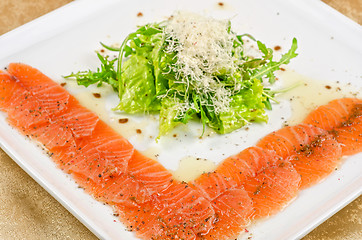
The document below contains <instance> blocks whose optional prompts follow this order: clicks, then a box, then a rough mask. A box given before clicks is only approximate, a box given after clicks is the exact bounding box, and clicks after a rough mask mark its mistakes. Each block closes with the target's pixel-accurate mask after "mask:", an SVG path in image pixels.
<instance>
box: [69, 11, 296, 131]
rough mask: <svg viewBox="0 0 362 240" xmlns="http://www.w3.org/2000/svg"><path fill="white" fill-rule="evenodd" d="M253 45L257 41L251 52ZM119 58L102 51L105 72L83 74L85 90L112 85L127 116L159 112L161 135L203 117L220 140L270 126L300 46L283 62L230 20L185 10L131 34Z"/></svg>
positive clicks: (79, 76)
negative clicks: (282, 76) (278, 82)
mask: <svg viewBox="0 0 362 240" xmlns="http://www.w3.org/2000/svg"><path fill="white" fill-rule="evenodd" d="M246 41H255V42H256V44H257V47H258V51H257V53H256V54H250V53H248V52H250V51H248V50H250V49H249V48H250V46H247V44H246ZM102 46H104V47H105V48H106V49H108V50H111V51H117V52H119V55H118V58H115V59H111V60H110V59H108V57H107V56H106V57H104V56H102V55H101V54H99V53H97V55H98V58H99V60H100V61H101V67H100V68H98V69H97V70H96V71H90V70H89V71H80V72H78V73H72V74H70V75H68V76H65V78H74V79H76V80H77V82H78V84H79V85H84V86H89V85H90V84H98V86H100V85H102V83H108V84H110V85H111V86H112V87H113V89H114V90H115V91H117V92H118V94H119V99H120V102H119V104H118V106H117V107H116V108H115V109H116V110H121V111H124V112H127V113H159V123H160V128H159V136H162V135H166V134H167V133H169V132H170V131H171V130H172V129H173V128H175V126H177V125H178V124H180V123H184V124H186V123H187V122H188V121H190V120H191V119H200V121H201V123H202V124H203V129H205V126H209V127H210V128H212V129H214V130H215V131H216V132H218V133H220V134H225V133H230V132H232V131H234V130H236V129H239V128H241V127H243V126H244V125H246V124H248V123H250V122H267V121H268V116H267V115H266V112H265V109H271V103H270V101H271V100H273V95H274V94H273V92H272V91H270V89H269V88H267V87H265V85H266V84H273V83H274V82H275V76H274V72H275V71H276V70H278V69H279V68H280V65H282V64H288V63H289V61H290V59H292V58H294V57H296V56H297V54H296V52H295V51H296V49H297V41H296V39H293V42H292V46H291V48H290V50H289V51H288V52H287V53H285V54H284V55H282V57H281V58H280V59H279V60H278V61H276V60H274V59H273V50H272V49H270V48H267V47H266V46H265V44H263V43H262V42H260V41H256V40H255V39H254V38H253V37H252V36H251V35H249V34H243V35H238V34H236V33H235V32H233V31H232V29H231V22H230V21H229V20H216V19H213V18H208V17H203V16H200V15H197V14H194V13H190V12H177V13H176V14H175V15H173V16H172V17H170V18H169V19H168V20H166V21H163V22H159V23H150V24H146V25H144V26H141V27H139V28H138V29H137V30H136V31H135V32H133V33H131V34H129V35H128V36H127V37H126V39H125V40H124V41H123V43H122V45H121V47H120V48H113V47H109V46H106V45H104V44H102Z"/></svg>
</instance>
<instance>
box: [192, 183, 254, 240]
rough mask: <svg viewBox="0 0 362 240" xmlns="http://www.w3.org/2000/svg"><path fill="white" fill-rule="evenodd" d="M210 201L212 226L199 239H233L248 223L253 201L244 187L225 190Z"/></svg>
mask: <svg viewBox="0 0 362 240" xmlns="http://www.w3.org/2000/svg"><path fill="white" fill-rule="evenodd" d="M211 203H212V206H213V208H214V210H215V216H216V218H215V220H214V222H215V224H214V228H212V229H211V230H210V232H208V233H207V234H201V235H200V236H199V237H200V238H199V239H210V240H214V239H218V240H228V239H234V238H237V236H238V235H240V233H241V232H242V230H243V229H244V228H245V227H246V226H247V225H248V224H249V223H250V219H251V215H252V212H253V202H252V200H251V199H250V197H249V195H248V194H247V192H246V191H245V190H244V188H236V189H230V190H227V191H226V192H224V193H223V194H222V195H220V196H219V197H217V198H216V199H215V200H213V201H211Z"/></svg>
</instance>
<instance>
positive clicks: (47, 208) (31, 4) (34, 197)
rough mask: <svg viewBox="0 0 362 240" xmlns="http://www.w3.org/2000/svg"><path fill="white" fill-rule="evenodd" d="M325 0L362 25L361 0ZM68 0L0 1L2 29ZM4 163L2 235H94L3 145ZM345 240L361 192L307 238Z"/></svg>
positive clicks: (359, 232) (360, 231) (356, 221)
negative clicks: (6, 150)
mask: <svg viewBox="0 0 362 240" xmlns="http://www.w3.org/2000/svg"><path fill="white" fill-rule="evenodd" d="M323 1H324V2H326V3H327V4H330V5H331V6H332V7H334V8H335V9H337V10H338V11H340V12H342V13H344V14H345V15H347V16H348V17H350V18H352V19H353V20H355V21H356V22H358V23H360V24H362V0H323ZM68 2H71V0H0V34H3V33H5V32H8V31H10V30H11V29H14V28H16V27H18V26H20V25H22V24H24V23H26V22H29V21H31V20H32V19H34V18H36V17H39V16H41V15H43V14H45V13H47V12H49V11H51V10H53V9H56V8H58V7H60V6H62V5H64V4H66V3H68ZM1 47H5V46H1ZM0 166H1V167H0V239H89V240H92V239H96V237H95V236H94V235H93V234H92V233H91V232H89V230H87V228H85V227H84V226H83V225H82V224H81V223H80V222H79V221H78V220H77V219H75V218H74V217H73V216H72V215H71V214H70V213H69V212H68V211H67V210H66V209H64V208H63V207H62V206H61V205H60V204H59V203H58V202H57V201H56V200H55V199H54V198H53V197H51V196H50V195H49V194H48V193H47V192H46V191H45V190H44V189H42V188H41V187H40V186H39V185H38V184H37V183H36V182H35V181H34V180H33V179H31V178H30V177H29V176H28V175H27V174H26V173H25V172H24V171H23V170H22V169H21V168H20V167H19V166H17V165H16V163H14V162H13V161H12V160H11V159H10V158H9V157H8V156H7V155H6V154H5V153H4V152H3V151H2V150H0ZM342 239H348V240H352V239H353V240H354V239H362V197H359V198H358V199H356V200H355V201H354V202H352V203H351V204H349V205H348V206H347V207H345V208H344V209H342V210H341V211H340V212H338V213H337V214H335V215H334V216H333V217H331V218H330V219H328V220H327V221H326V222H325V223H323V224H322V225H320V226H319V227H318V228H316V229H315V230H314V231H312V232H311V233H310V234H308V235H307V236H306V237H305V238H304V239H303V240H342Z"/></svg>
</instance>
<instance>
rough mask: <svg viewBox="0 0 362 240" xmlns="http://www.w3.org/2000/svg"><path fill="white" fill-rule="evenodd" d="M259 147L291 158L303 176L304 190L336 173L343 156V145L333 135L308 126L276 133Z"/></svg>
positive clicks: (258, 144)
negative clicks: (335, 170)
mask: <svg viewBox="0 0 362 240" xmlns="http://www.w3.org/2000/svg"><path fill="white" fill-rule="evenodd" d="M257 146H259V147H262V148H265V149H268V150H271V151H274V152H275V153H276V154H278V155H279V156H281V157H282V158H284V159H288V160H289V161H290V162H291V163H292V164H293V166H294V168H295V169H296V170H297V172H298V173H299V174H300V176H301V185H300V188H301V189H303V188H306V187H309V186H311V185H313V184H315V183H318V182H319V181H321V180H322V179H324V178H325V177H326V176H327V175H329V174H330V173H332V172H333V170H334V169H335V168H336V166H337V165H338V163H339V162H340V159H341V157H342V151H341V146H340V144H339V143H338V142H337V141H336V140H335V139H334V138H333V136H332V135H330V134H329V133H328V132H327V131H326V130H323V129H321V128H318V127H314V126H312V125H309V124H304V123H303V124H298V125H295V126H288V127H284V128H282V129H280V130H277V131H274V132H272V133H270V134H268V135H267V136H265V137H264V138H262V139H261V140H260V141H259V142H258V143H257Z"/></svg>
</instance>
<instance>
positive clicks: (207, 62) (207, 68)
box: [165, 12, 242, 113]
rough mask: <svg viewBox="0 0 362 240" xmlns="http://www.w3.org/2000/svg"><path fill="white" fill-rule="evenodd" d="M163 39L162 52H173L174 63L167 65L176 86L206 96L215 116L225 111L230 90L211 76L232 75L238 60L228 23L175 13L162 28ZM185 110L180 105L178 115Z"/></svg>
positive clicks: (185, 13) (206, 103) (191, 14)
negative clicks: (163, 31) (164, 43)
mask: <svg viewBox="0 0 362 240" xmlns="http://www.w3.org/2000/svg"><path fill="white" fill-rule="evenodd" d="M165 36H166V40H165V41H166V42H167V43H168V45H167V48H166V52H169V53H172V52H177V54H176V58H177V61H176V63H175V64H173V66H171V69H172V70H173V71H174V72H175V73H176V78H177V79H176V80H177V83H180V84H185V85H186V86H187V88H189V87H192V88H193V89H194V90H195V91H196V92H197V93H199V94H202V95H204V96H207V97H209V98H210V99H211V102H212V103H213V108H214V111H215V112H216V113H221V112H224V111H227V110H228V108H229V103H230V102H231V98H230V96H231V95H232V93H231V90H229V89H227V88H225V86H224V85H223V84H220V83H219V81H218V79H217V78H216V77H215V76H216V75H217V74H218V73H220V72H222V73H226V75H232V74H233V73H234V71H235V69H236V68H237V64H240V59H238V58H236V57H235V56H234V54H233V53H235V47H234V46H233V44H234V41H235V40H236V41H238V40H237V38H236V35H235V34H234V33H233V32H231V31H230V22H229V21H228V20H217V19H213V18H208V17H204V16H200V15H198V14H195V13H190V12H177V13H176V14H175V15H174V16H173V17H172V18H171V19H170V20H169V22H168V24H167V26H166V27H165ZM238 51H242V49H237V51H236V52H238ZM235 86H236V90H239V89H240V84H238V83H236V82H235ZM202 101H205V102H204V104H205V105H208V104H210V101H207V99H204V100H202ZM186 105H190V104H186ZM185 109H186V108H185V106H182V107H181V106H180V109H179V111H180V113H182V112H183V111H184V110H185Z"/></svg>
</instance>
